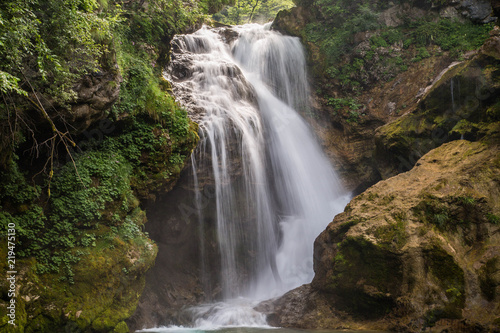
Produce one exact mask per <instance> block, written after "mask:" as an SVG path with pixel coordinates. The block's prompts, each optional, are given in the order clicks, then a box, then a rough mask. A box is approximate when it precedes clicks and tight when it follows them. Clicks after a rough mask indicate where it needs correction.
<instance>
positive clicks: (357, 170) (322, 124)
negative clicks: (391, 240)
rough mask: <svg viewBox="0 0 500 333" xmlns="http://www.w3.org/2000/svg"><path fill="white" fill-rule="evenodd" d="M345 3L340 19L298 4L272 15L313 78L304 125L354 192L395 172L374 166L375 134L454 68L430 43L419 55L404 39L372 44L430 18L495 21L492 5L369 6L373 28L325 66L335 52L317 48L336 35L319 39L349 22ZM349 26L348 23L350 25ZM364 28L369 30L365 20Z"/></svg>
mask: <svg viewBox="0 0 500 333" xmlns="http://www.w3.org/2000/svg"><path fill="white" fill-rule="evenodd" d="M344 5H345V7H346V8H342V10H343V11H342V13H341V14H338V13H335V10H336V9H335V8H333V7H334V6H333V5H328V4H326V3H323V2H322V3H319V2H312V1H298V2H297V7H295V8H292V9H290V10H288V11H282V12H280V13H279V14H278V16H277V18H276V20H275V21H274V23H273V28H274V29H276V30H278V31H282V32H283V33H286V34H291V35H295V36H298V37H300V38H301V39H302V41H303V42H304V45H305V47H306V49H307V51H308V57H309V58H308V59H309V60H308V61H309V66H310V69H311V76H312V78H313V88H314V89H312V91H313V97H312V100H313V107H314V108H315V109H316V110H315V111H314V112H313V113H314V114H315V115H316V118H310V117H309V121H310V123H312V126H313V127H314V129H315V132H316V133H318V136H319V137H320V139H321V141H322V142H323V144H324V147H325V150H326V151H327V152H329V153H330V155H331V157H332V161H333V162H334V164H335V166H336V169H337V170H338V171H339V173H340V174H341V175H342V178H343V180H344V183H345V186H346V187H347V188H349V189H352V190H353V191H354V192H355V193H360V192H362V191H363V190H364V189H366V188H367V187H369V186H370V185H372V184H374V183H376V182H377V181H379V180H380V179H386V178H387V177H389V176H391V175H394V174H395V173H394V170H392V168H393V167H392V165H390V164H386V163H383V162H380V163H373V161H374V160H376V159H378V158H379V157H382V159H383V156H382V155H379V154H378V151H377V147H378V142H377V141H376V140H375V131H376V129H377V128H378V127H380V126H382V125H384V124H387V123H391V122H392V121H394V120H395V119H398V118H399V117H401V116H402V115H404V114H405V113H408V112H411V111H412V110H414V109H415V108H416V107H417V105H418V102H419V98H416V96H417V95H419V92H420V91H421V90H424V89H425V88H426V87H427V86H429V85H430V84H431V83H432V82H433V81H434V79H435V77H436V75H437V74H438V73H440V72H442V71H443V70H445V69H446V68H447V67H448V66H450V65H451V64H452V62H453V60H452V59H453V55H451V54H450V53H449V52H446V51H444V50H443V49H442V48H440V47H438V46H436V45H434V46H432V47H427V52H428V53H426V52H424V54H426V55H425V56H424V57H420V56H419V55H418V54H419V52H421V51H423V49H422V48H420V47H416V46H414V45H411V43H410V44H407V42H408V40H400V41H396V39H394V40H390V41H389V42H387V43H386V44H384V42H382V43H377V42H375V41H376V40H378V39H379V37H381V36H383V35H384V33H390V32H391V31H392V32H394V31H398V30H400V29H401V27H402V26H405V24H407V20H408V19H410V20H411V19H416V20H419V19H420V20H423V19H425V18H428V17H433V20H434V21H435V22H438V21H440V20H459V21H461V22H463V23H464V24H467V23H468V22H470V21H477V22H489V21H490V20H493V17H495V16H494V15H496V14H492V8H494V7H495V6H496V5H495V2H492V3H491V4H490V2H488V1H486V2H485V1H479V2H467V1H462V2H460V1H439V2H438V1H433V2H431V1H427V2H424V1H406V2H404V3H393V2H389V3H387V2H380V1H373V2H370V13H371V14H370V15H373V17H372V20H373V22H371V24H374V25H375V26H376V27H375V28H372V30H368V31H360V32H356V33H353V35H352V36H351V37H350V38H349V40H348V41H349V43H350V44H349V47H348V48H347V51H344V53H343V55H342V56H341V57H340V58H338V59H337V60H335V61H333V63H332V60H331V59H330V60H328V54H329V53H335V52H336V51H335V48H334V47H332V46H330V45H329V43H330V42H326V43H323V42H322V39H321V38H326V39H327V40H330V41H331V43H335V38H341V37H339V36H338V35H333V34H332V35H328V34H327V35H326V37H325V36H323V35H322V34H323V30H325V31H326V30H332V31H336V30H335V29H345V27H343V26H342V23H338V24H337V21H340V22H344V21H342V20H343V18H344V17H345V18H346V19H349V18H350V17H353V16H354V15H357V14H359V13H358V12H356V10H355V9H353V8H355V3H354V2H353V3H349V4H347V3H344ZM479 13H481V14H479ZM485 13H486V14H485ZM483 14H484V15H483ZM335 15H337V16H335ZM492 15H493V16H492ZM480 16H481V19H479V17H480ZM405 20H406V21H405ZM355 22H357V21H352V22H351V21H349V27H350V26H352V25H354V23H355ZM405 22H406V23H405ZM364 24H365V25H366V26H369V24H370V21H369V18H368V17H366V19H365V20H364ZM321 28H322V29H321ZM315 29H316V30H315ZM378 29H381V30H378ZM403 30H404V32H403V34H404V35H405V36H409V35H408V34H411V28H408V27H407V28H406V29H403ZM356 31H359V29H358V30H356ZM400 31H401V30H400ZM318 36H320V37H318ZM328 38H331V39H328ZM405 38H406V37H405ZM409 45H410V46H409ZM338 47H339V48H340V47H343V46H341V45H340V46H338ZM470 57H471V54H466V55H465V56H464V59H467V58H470ZM419 59H420V60H419ZM395 64H396V65H395ZM332 68H333V72H332ZM346 68H355V69H356V70H348V69H346ZM344 69H346V70H344ZM335 71H337V72H335ZM332 73H333V74H332ZM352 81H356V84H359V85H357V86H355V87H354V88H352V89H353V90H355V92H354V93H353V92H352V91H346V88H345V82H352ZM448 88H449V87H448ZM349 89H351V88H349ZM455 89H457V96H458V85H455ZM354 100H355V101H356V102H357V104H351V105H347V106H346V104H341V103H342V102H344V103H346V102H347V104H349V102H350V101H354ZM336 103H337V104H336ZM306 117H307V115H306ZM441 143H442V142H441ZM431 149H432V148H431ZM428 150H429V149H427V150H426V151H428ZM426 151H425V152H426ZM425 152H424V153H425ZM420 156H422V154H420V155H419V157H420ZM415 162H416V159H413V163H412V164H411V165H413V164H414V163H415ZM399 163H400V162H399V161H398V164H399ZM386 168H388V169H386ZM407 169H408V167H407V168H406V169H405V170H407Z"/></svg>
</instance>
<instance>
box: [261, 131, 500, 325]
mask: <svg viewBox="0 0 500 333" xmlns="http://www.w3.org/2000/svg"><path fill="white" fill-rule="evenodd" d="M496 126H497V127H498V124H497V125H496ZM488 141H489V143H488V144H486V143H484V142H469V141H465V140H459V141H453V142H450V143H447V144H444V145H443V146H441V147H439V148H437V149H435V150H433V151H431V152H430V153H428V154H426V155H425V156H424V157H423V158H422V159H420V160H419V162H418V164H417V166H416V167H415V168H413V169H412V170H411V171H409V172H406V173H403V174H400V175H398V176H395V177H393V178H390V179H388V180H386V181H382V182H379V183H378V184H376V185H375V186H373V187H371V188H370V189H368V190H367V191H366V192H364V193H363V194H361V195H359V196H358V197H356V198H354V199H353V200H352V202H351V203H350V204H349V205H348V206H347V208H346V209H345V212H344V213H342V214H339V215H338V216H337V217H336V218H335V220H334V221H333V222H332V223H331V224H330V225H329V227H328V228H327V230H326V231H324V232H323V233H322V234H321V235H320V236H319V237H318V239H317V240H316V243H315V272H316V276H315V278H314V280H313V282H312V284H311V286H304V287H301V288H299V289H298V290H294V291H291V292H289V293H288V294H287V295H285V296H284V298H283V299H280V300H278V301H277V302H276V303H274V306H272V305H269V304H268V305H267V313H268V314H269V317H270V319H271V321H272V322H273V323H274V324H276V325H279V326H286V327H303V328H351V329H361V328H370V329H391V330H397V331H405V332H417V331H418V332H420V331H421V330H422V329H425V328H426V327H432V326H435V325H438V326H440V325H441V326H442V325H444V326H447V327H448V329H451V331H454V332H455V331H459V330H458V329H457V330H454V328H460V329H462V328H463V329H464V330H465V331H469V330H472V328H473V327H476V326H477V327H481V328H482V329H498V325H499V319H500V307H499V305H498V304H499V300H500V298H499V297H500V294H499V290H500V280H499V277H498V267H497V263H498V262H499V259H500V258H499V254H498V253H499V247H498V244H500V243H499V241H500V239H498V237H499V236H498V235H499V230H500V228H499V223H500V220H499V219H500V218H499V216H500V206H499V203H500V201H499V198H500V196H499V192H498V188H499V184H500V178H499V174H500V164H499V161H500V160H499V156H500V154H499V153H500V146H499V143H500V141H499V140H498V129H497V134H496V136H495V137H491V138H490V140H488ZM290 302H292V303H290ZM293 302H300V303H301V304H303V305H302V306H301V307H299V308H294V307H293V306H291V305H290V304H292V305H293V304H294V303H293Z"/></svg>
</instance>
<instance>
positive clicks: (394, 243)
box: [374, 212, 408, 250]
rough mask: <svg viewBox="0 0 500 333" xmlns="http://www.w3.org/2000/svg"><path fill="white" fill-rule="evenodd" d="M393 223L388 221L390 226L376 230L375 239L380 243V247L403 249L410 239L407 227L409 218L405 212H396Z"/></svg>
mask: <svg viewBox="0 0 500 333" xmlns="http://www.w3.org/2000/svg"><path fill="white" fill-rule="evenodd" d="M392 218H393V219H394V222H393V221H387V222H388V225H386V226H383V227H379V228H377V229H376V230H375V233H374V234H375V237H376V238H377V240H379V241H380V245H381V246H382V247H385V248H387V249H392V250H398V249H401V248H402V247H403V246H404V244H406V241H407V239H408V235H407V233H406V229H405V225H406V223H407V216H406V213H405V212H395V213H393V214H392Z"/></svg>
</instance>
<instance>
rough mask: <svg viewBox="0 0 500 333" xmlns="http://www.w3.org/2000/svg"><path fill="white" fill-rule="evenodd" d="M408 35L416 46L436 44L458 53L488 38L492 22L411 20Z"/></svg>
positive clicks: (476, 45)
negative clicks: (479, 23) (482, 23)
mask: <svg viewBox="0 0 500 333" xmlns="http://www.w3.org/2000/svg"><path fill="white" fill-rule="evenodd" d="M409 28H411V32H410V36H411V38H412V39H413V40H414V41H415V44H416V46H418V47H422V46H426V45H431V44H434V45H438V46H439V47H441V49H443V50H445V51H452V54H453V55H458V54H460V53H462V52H465V51H470V50H474V49H477V48H478V47H480V46H481V45H482V44H483V42H484V41H485V40H486V38H488V33H489V31H490V30H491V29H492V28H493V25H492V24H484V25H478V24H473V23H470V22H467V23H462V22H459V21H456V20H452V19H441V20H439V21H437V22H436V21H432V20H430V21H426V20H419V21H414V22H411V23H410V25H409Z"/></svg>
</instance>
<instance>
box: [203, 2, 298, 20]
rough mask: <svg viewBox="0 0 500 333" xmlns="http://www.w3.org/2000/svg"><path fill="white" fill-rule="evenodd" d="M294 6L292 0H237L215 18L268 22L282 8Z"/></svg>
mask: <svg viewBox="0 0 500 333" xmlns="http://www.w3.org/2000/svg"><path fill="white" fill-rule="evenodd" d="M293 6H294V4H293V1H292V0H236V1H235V4H234V5H233V6H227V7H225V8H224V9H223V10H222V11H220V12H219V13H217V14H214V15H213V19H214V20H215V21H218V22H221V23H225V24H245V23H252V22H257V23H266V22H270V21H272V20H273V19H274V18H275V16H276V14H277V13H278V12H279V11H280V10H283V9H289V8H291V7H293Z"/></svg>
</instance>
